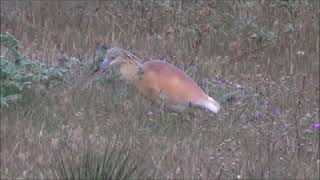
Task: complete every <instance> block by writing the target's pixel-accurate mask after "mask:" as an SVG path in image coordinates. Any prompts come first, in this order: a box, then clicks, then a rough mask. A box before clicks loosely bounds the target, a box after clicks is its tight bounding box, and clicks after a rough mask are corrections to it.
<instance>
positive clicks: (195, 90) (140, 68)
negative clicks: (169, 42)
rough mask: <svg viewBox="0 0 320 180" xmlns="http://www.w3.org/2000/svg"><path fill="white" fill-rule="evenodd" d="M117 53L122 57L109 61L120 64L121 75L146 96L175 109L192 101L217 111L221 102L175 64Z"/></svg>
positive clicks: (195, 104)
mask: <svg viewBox="0 0 320 180" xmlns="http://www.w3.org/2000/svg"><path fill="white" fill-rule="evenodd" d="M120 50H121V49H120ZM108 52H109V51H108ZM111 54H112V53H111ZM107 56H108V54H107ZM118 57H121V58H118V59H117V58H115V60H114V61H115V62H113V61H111V63H110V62H109V64H115V63H117V64H120V74H121V77H122V78H123V79H125V80H128V81H133V82H134V84H135V86H136V87H137V88H138V89H139V91H141V92H142V93H143V94H144V95H145V96H147V97H151V98H152V99H154V100H155V101H157V102H159V103H161V104H163V105H165V106H166V107H168V108H171V109H173V110H176V111H180V110H183V109H185V108H186V107H188V106H190V105H194V106H201V107H204V108H206V109H208V110H210V111H212V112H215V113H217V112H218V111H219V109H220V105H219V103H218V102H216V101H215V100H214V99H212V98H211V97H210V96H208V95H207V94H206V93H205V92H204V91H203V90H202V89H201V88H200V87H199V86H198V85H197V84H196V83H195V82H194V81H193V80H192V79H191V78H190V77H189V76H188V75H187V74H185V73H184V72H183V71H182V70H180V69H178V68H177V67H176V66H174V65H172V64H169V63H166V62H164V61H160V60H151V61H147V62H145V63H143V64H141V63H140V62H139V61H138V60H137V59H132V57H134V58H136V57H135V56H131V55H129V56H122V55H121V54H120V55H119V56H118ZM109 61H110V60H109ZM109 64H108V66H109Z"/></svg>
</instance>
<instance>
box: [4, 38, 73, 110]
mask: <svg viewBox="0 0 320 180" xmlns="http://www.w3.org/2000/svg"><path fill="white" fill-rule="evenodd" d="M18 43H19V42H18V41H17V40H16V39H15V38H14V37H13V36H12V35H11V34H9V33H6V34H4V35H1V46H4V47H6V48H7V49H8V50H9V52H10V53H11V55H12V56H9V57H3V56H1V57H0V98H1V107H2V106H6V107H8V106H9V104H10V102H12V101H15V100H17V99H19V98H21V97H22V92H23V91H25V90H26V89H30V88H31V87H32V85H36V84H43V85H45V86H46V87H50V86H52V85H56V84H57V83H58V82H61V81H63V80H64V79H65V75H66V74H67V73H68V72H69V69H70V64H71V63H72V61H69V62H68V63H69V64H67V65H64V66H62V65H58V66H55V67H50V66H48V65H46V64H44V63H41V62H39V61H33V60H30V59H28V58H27V57H25V56H23V55H22V54H21V53H20V52H19V51H18Z"/></svg>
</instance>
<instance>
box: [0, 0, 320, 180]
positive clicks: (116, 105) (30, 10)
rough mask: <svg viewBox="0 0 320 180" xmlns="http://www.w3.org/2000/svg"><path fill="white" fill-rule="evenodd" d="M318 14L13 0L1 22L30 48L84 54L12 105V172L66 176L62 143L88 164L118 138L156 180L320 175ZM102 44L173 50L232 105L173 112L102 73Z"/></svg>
mask: <svg viewBox="0 0 320 180" xmlns="http://www.w3.org/2000/svg"><path fill="white" fill-rule="evenodd" d="M319 14H320V10H319V2H318V1H316V0H314V1H313V0H301V1H293V0H292V1H291V0H288V1H280V0H277V1H276V0H275V1H264V0H257V1H243V0H239V1H222V0H221V1H220V0H213V1H210V2H206V1H202V0H187V1H171V0H163V1H146V0H131V1H125V0H120V1H107V2H104V1H92V2H86V1H80V2H77V1H53V2H51V1H44V2H41V1H5V0H4V1H1V34H5V33H6V32H8V33H10V34H12V35H13V36H14V37H15V38H16V39H18V40H19V42H20V43H19V51H20V52H21V53H22V54H23V55H25V57H27V58H29V59H31V60H37V61H39V62H42V63H45V64H48V65H56V64H58V63H59V62H60V61H61V59H64V60H66V61H68V60H70V59H72V58H74V59H77V60H79V63H78V64H74V65H73V66H72V67H71V69H70V74H69V75H68V77H67V78H66V79H65V80H64V81H63V82H61V83H60V84H58V85H56V86H54V87H45V86H43V85H34V86H32V87H31V89H30V90H27V91H24V92H23V94H22V98H21V99H19V100H17V101H15V102H12V103H11V104H10V106H9V107H3V106H1V156H0V159H1V171H0V174H1V179H12V178H30V179H35V178H36V179H47V178H51V179H55V178H57V177H60V178H61V176H59V175H57V174H56V173H55V172H54V169H55V167H56V168H59V167H61V164H60V165H59V163H58V160H57V157H60V156H59V155H58V154H59V151H61V153H62V159H64V158H65V157H66V158H65V159H68V158H71V160H70V161H69V164H72V163H73V164H74V165H75V166H76V165H77V164H80V163H81V161H80V160H79V159H81V158H80V157H82V156H83V154H85V153H86V152H88V151H89V152H92V153H93V154H96V155H97V157H98V158H97V159H99V157H103V155H102V152H104V151H105V149H106V148H107V147H110V143H113V142H116V143H115V145H114V146H113V148H114V149H115V151H116V152H120V154H121V152H122V150H123V149H127V150H128V151H127V152H128V153H130V159H131V160H132V162H134V163H135V164H136V165H137V170H139V171H144V177H145V178H148V179H319V176H320V175H319V168H320V155H319V133H320V129H316V128H312V127H311V126H312V124H314V123H318V122H319V121H320V120H319V110H320V109H319V101H320V98H319V93H320V88H319V86H320V85H319V75H320V74H319V66H320V63H319V44H320V42H319V41H320V38H319ZM99 43H100V44H105V45H108V46H119V47H122V48H124V49H128V50H130V51H132V52H134V53H135V54H137V55H138V56H139V57H141V59H143V60H144V61H147V60H148V59H151V58H160V57H162V56H163V57H165V59H166V61H167V62H170V63H172V64H175V65H176V66H177V67H179V68H181V69H183V70H184V71H185V72H187V74H189V75H190V76H191V77H192V78H193V79H194V80H195V81H196V82H197V83H198V84H199V85H200V86H201V87H202V88H203V89H204V90H205V91H206V92H207V93H209V94H210V95H211V96H212V97H214V98H215V99H216V100H217V101H218V102H220V103H221V106H222V109H221V111H220V112H219V113H218V114H217V115H216V114H211V113H210V112H208V111H205V110H203V109H197V108H193V109H189V110H188V111H186V112H184V113H180V114H177V113H174V112H170V111H162V110H160V108H159V106H157V105H155V104H153V103H152V102H151V101H149V100H148V99H147V98H144V97H143V96H142V95H140V94H139V93H138V92H137V91H136V90H135V89H134V87H132V86H131V85H130V84H126V83H125V82H121V81H120V82H119V81H117V80H113V79H108V75H106V76H104V77H100V78H99V79H98V80H96V81H93V82H92V81H90V79H91V78H92V76H91V73H92V71H93V66H94V64H95V63H96V61H97V56H96V53H95V52H97V44H99ZM1 56H3V57H9V56H10V54H9V53H8V50H7V49H6V48H5V47H3V46H1ZM115 138H116V139H117V141H115ZM108 144H109V146H107V145H108ZM123 147H126V148H123ZM86 148H87V149H86ZM70 154H71V155H70ZM123 154H125V153H123ZM112 161H113V162H116V161H117V160H112ZM130 162H131V161H130ZM90 163H91V165H93V164H94V163H93V162H90ZM90 163H89V165H90ZM125 163H126V162H125ZM129 166H130V165H129ZM121 168H122V169H123V170H124V171H127V169H126V168H127V167H126V166H123V167H120V168H119V169H121ZM128 171H129V170H128ZM117 172H118V173H121V171H117ZM80 177H81V176H80ZM130 177H131V179H139V177H140V175H139V173H133V174H132V176H130Z"/></svg>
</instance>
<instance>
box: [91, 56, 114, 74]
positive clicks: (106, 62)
mask: <svg viewBox="0 0 320 180" xmlns="http://www.w3.org/2000/svg"><path fill="white" fill-rule="evenodd" d="M110 63H111V60H109V59H107V58H105V59H104V60H103V61H102V63H101V64H100V66H99V67H98V68H97V69H96V70H95V71H94V73H96V72H98V73H99V74H102V73H104V72H106V71H107V70H108V68H109V65H110Z"/></svg>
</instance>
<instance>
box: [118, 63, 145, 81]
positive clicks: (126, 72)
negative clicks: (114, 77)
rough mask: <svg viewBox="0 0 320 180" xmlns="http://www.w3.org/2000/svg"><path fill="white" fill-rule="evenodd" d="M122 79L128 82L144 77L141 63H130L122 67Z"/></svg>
mask: <svg viewBox="0 0 320 180" xmlns="http://www.w3.org/2000/svg"><path fill="white" fill-rule="evenodd" d="M120 72H121V77H122V79H124V80H127V81H134V80H137V79H139V78H140V76H141V75H142V69H141V64H140V63H139V62H129V63H125V64H122V65H121V68H120Z"/></svg>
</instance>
